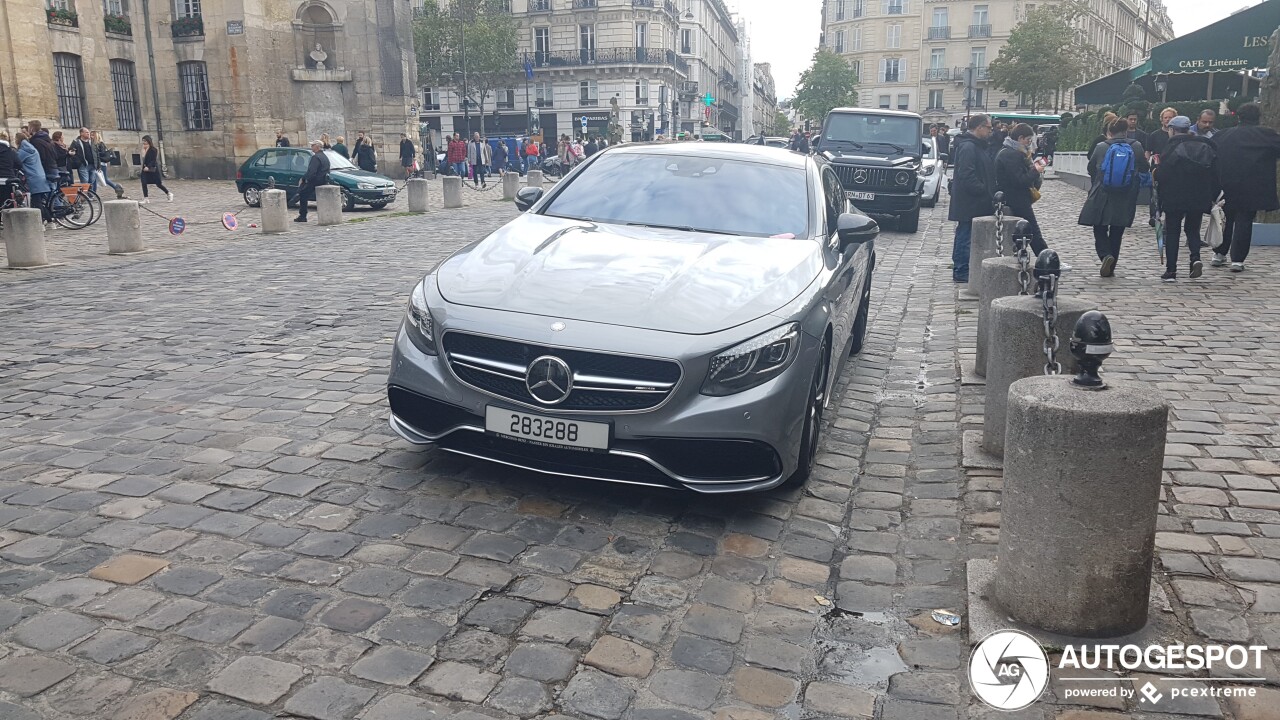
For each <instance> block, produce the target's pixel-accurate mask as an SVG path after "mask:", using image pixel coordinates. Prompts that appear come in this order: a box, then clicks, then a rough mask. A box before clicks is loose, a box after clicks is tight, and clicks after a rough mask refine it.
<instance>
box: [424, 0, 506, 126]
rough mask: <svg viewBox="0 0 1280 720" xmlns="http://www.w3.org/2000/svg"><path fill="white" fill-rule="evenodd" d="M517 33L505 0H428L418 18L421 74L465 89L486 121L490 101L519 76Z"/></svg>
mask: <svg viewBox="0 0 1280 720" xmlns="http://www.w3.org/2000/svg"><path fill="white" fill-rule="evenodd" d="M518 35H519V25H517V24H516V21H515V19H514V18H513V17H512V16H511V13H510V12H508V11H506V9H505V8H504V3H503V2H502V0H451V1H450V3H449V6H448V7H447V8H441V7H440V3H439V0H424V2H423V5H422V7H421V8H420V9H419V10H418V11H417V12H416V13H415V17H414V21H413V44H414V52H415V54H416V55H417V60H418V77H419V78H420V79H421V80H422V82H423V83H431V84H433V85H434V86H438V87H450V88H454V89H456V90H458V93H459V95H464V94H465V95H466V99H467V100H469V101H471V102H473V103H475V104H476V105H477V106H479V115H480V122H481V124H482V123H483V122H484V105H485V100H487V99H488V97H489V96H490V95H492V94H493V93H494V92H495V91H496V90H498V89H500V88H502V87H504V86H509V85H511V84H513V83H514V82H515V80H516V78H518V77H519V74H520V72H521V63H520V62H519V61H518V59H517V57H516V48H517V47H518V43H517V39H518ZM464 61H465V62H464ZM464 85H465V89H464ZM481 126H483V125H481Z"/></svg>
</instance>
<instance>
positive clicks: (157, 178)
mask: <svg viewBox="0 0 1280 720" xmlns="http://www.w3.org/2000/svg"><path fill="white" fill-rule="evenodd" d="M148 185H155V186H156V187H158V188H160V192H162V193H164V194H165V195H166V196H167V197H168V198H169V202H173V193H171V192H169V188H167V187H165V186H164V176H163V175H161V174H160V151H158V150H156V146H155V145H152V144H151V136H150V135H143V136H142V204H143V205H145V204H147V203H148V202H150V200H148V199H147V186H148Z"/></svg>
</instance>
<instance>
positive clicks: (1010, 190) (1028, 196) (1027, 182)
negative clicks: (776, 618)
mask: <svg viewBox="0 0 1280 720" xmlns="http://www.w3.org/2000/svg"><path fill="white" fill-rule="evenodd" d="M1035 136H1036V133H1035V130H1032V129H1031V126H1030V125H1028V124H1026V123H1018V124H1017V125H1014V126H1013V129H1012V130H1010V131H1009V137H1007V138H1005V139H1004V144H1003V147H1001V148H1000V152H999V153H997V154H996V167H995V171H996V190H998V191H1000V192H1002V193H1004V204H1005V205H1007V206H1008V207H1009V214H1011V215H1013V216H1015V217H1020V218H1022V219H1023V220H1026V221H1027V223H1028V225H1029V226H1030V227H1029V230H1030V232H1031V250H1032V252H1034V253H1035V254H1036V255H1039V254H1040V251H1042V250H1045V249H1047V248H1048V247H1049V246H1048V244H1046V243H1045V241H1044V234H1043V233H1041V231H1040V224H1039V223H1037V222H1036V214H1035V211H1034V210H1032V208H1031V204H1032V203H1033V202H1035V201H1036V199H1037V198H1039V196H1040V187H1041V185H1042V183H1043V182H1044V176H1043V174H1042V173H1044V167H1043V166H1041V165H1039V164H1037V163H1034V162H1031V141H1032V140H1033V139H1034V138H1035ZM1033 191H1034V192H1033Z"/></svg>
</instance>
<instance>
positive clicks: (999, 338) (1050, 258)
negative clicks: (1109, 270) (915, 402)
mask: <svg viewBox="0 0 1280 720" xmlns="http://www.w3.org/2000/svg"><path fill="white" fill-rule="evenodd" d="M1041 261H1043V263H1041ZM1041 261H1037V265H1038V266H1039V265H1041V264H1042V265H1043V266H1044V267H1041V268H1040V269H1041V272H1043V273H1044V282H1045V284H1046V285H1047V284H1048V283H1050V282H1053V283H1054V284H1055V285H1056V281H1057V275H1056V271H1057V253H1054V252H1053V251H1052V250H1045V251H1044V253H1041ZM1050 279H1051V280H1050ZM1055 295H1056V294H1055ZM1089 309H1090V307H1089V305H1088V304H1087V303H1085V302H1084V301H1082V300H1075V299H1072V298H1061V297H1056V296H1055V297H1054V300H1053V314H1054V317H1053V318H1052V320H1051V321H1050V322H1049V324H1048V327H1049V328H1050V330H1051V333H1050V337H1049V345H1048V347H1049V353H1050V357H1049V362H1052V363H1061V362H1062V361H1063V359H1064V358H1065V357H1066V350H1065V349H1064V347H1063V343H1062V340H1063V339H1067V338H1070V337H1071V332H1072V330H1073V328H1075V324H1076V321H1077V320H1079V319H1080V316H1081V315H1083V314H1084V313H1085V312H1087V311H1088V310H1089ZM990 315H991V319H990V320H989V321H988V325H987V328H988V333H989V335H988V338H987V395H986V403H985V404H984V407H983V419H982V449H983V450H985V451H987V452H988V453H990V454H992V455H994V456H996V457H1001V456H1002V455H1004V451H1005V446H1006V439H1005V416H1006V413H1007V408H1008V399H1009V398H1008V394H1009V386H1010V385H1012V384H1013V383H1014V382H1016V381H1018V380H1021V379H1022V378H1027V377H1032V376H1034V375H1043V374H1045V364H1046V358H1045V352H1046V334H1045V301H1044V299H1042V298H1039V297H1028V296H1026V295H1015V296H1013V297H1003V298H997V299H995V300H993V301H992V302H991V313H990ZM1067 365H1068V366H1069V368H1070V369H1072V371H1073V372H1074V369H1075V363H1074V361H1072V360H1070V359H1068V362H1067Z"/></svg>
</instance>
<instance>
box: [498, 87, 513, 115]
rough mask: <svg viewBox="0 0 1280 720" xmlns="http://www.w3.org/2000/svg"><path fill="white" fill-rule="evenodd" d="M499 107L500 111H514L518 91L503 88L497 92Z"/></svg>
mask: <svg viewBox="0 0 1280 720" xmlns="http://www.w3.org/2000/svg"><path fill="white" fill-rule="evenodd" d="M497 106H498V109H499V110H514V109H515V107H516V90H515V88H503V89H501V90H499V91H498V92H497Z"/></svg>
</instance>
